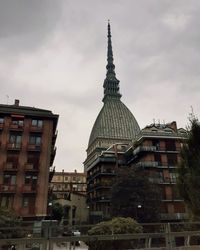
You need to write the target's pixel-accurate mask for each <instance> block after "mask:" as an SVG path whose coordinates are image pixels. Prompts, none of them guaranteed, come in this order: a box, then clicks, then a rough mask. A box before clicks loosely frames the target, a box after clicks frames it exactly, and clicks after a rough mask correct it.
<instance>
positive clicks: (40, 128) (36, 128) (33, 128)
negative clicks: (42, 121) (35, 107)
mask: <svg viewBox="0 0 200 250" xmlns="http://www.w3.org/2000/svg"><path fill="white" fill-rule="evenodd" d="M29 130H30V131H31V132H42V131H43V126H33V125H32V124H31V125H30V127H29Z"/></svg>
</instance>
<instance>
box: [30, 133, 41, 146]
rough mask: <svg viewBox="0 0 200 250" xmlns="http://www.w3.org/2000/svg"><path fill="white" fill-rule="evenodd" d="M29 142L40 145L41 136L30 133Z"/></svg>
mask: <svg viewBox="0 0 200 250" xmlns="http://www.w3.org/2000/svg"><path fill="white" fill-rule="evenodd" d="M29 143H30V144H33V145H37V146H40V145H41V136H39V135H30V137H29Z"/></svg>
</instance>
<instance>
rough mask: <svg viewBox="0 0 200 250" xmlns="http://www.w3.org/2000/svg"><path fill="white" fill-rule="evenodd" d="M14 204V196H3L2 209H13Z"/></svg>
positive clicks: (0, 203)
mask: <svg viewBox="0 0 200 250" xmlns="http://www.w3.org/2000/svg"><path fill="white" fill-rule="evenodd" d="M12 204H13V196H7V195H6V196H2V197H1V198H0V206H1V207H6V208H11V207H12Z"/></svg>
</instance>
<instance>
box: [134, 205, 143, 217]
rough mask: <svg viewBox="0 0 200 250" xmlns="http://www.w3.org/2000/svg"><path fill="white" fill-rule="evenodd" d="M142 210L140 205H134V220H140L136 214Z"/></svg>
mask: <svg viewBox="0 0 200 250" xmlns="http://www.w3.org/2000/svg"><path fill="white" fill-rule="evenodd" d="M141 208H142V205H141V204H137V205H136V209H135V212H136V213H135V217H136V220H137V221H138V219H140V217H139V216H138V212H139V210H140V209H141Z"/></svg>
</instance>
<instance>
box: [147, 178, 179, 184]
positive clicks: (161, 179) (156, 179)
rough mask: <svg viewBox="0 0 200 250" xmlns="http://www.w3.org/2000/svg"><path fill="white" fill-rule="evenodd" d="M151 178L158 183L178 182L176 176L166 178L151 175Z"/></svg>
mask: <svg viewBox="0 0 200 250" xmlns="http://www.w3.org/2000/svg"><path fill="white" fill-rule="evenodd" d="M149 180H150V181H151V182H153V183H157V184H176V178H175V177H174V178H173V177H164V178H156V177H155V178H154V177H149Z"/></svg>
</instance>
